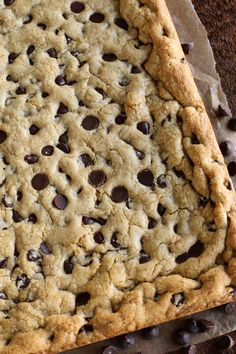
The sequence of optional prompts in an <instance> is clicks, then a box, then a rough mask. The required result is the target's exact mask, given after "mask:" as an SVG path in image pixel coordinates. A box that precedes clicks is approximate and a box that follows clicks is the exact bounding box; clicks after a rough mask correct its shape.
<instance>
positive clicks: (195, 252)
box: [188, 241, 205, 258]
mask: <svg viewBox="0 0 236 354" xmlns="http://www.w3.org/2000/svg"><path fill="white" fill-rule="evenodd" d="M204 250H205V246H204V244H203V243H202V242H201V241H197V242H196V243H195V244H194V245H193V246H192V247H190V249H189V251H188V255H189V257H194V258H196V257H199V256H201V254H202V253H203V252H204Z"/></svg>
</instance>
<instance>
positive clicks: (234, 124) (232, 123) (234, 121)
mask: <svg viewBox="0 0 236 354" xmlns="http://www.w3.org/2000/svg"><path fill="white" fill-rule="evenodd" d="M228 128H229V129H230V130H232V131H234V132H235V131H236V118H231V119H230V120H229V121H228Z"/></svg>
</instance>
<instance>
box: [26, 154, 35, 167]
mask: <svg viewBox="0 0 236 354" xmlns="http://www.w3.org/2000/svg"><path fill="white" fill-rule="evenodd" d="M24 160H25V162H27V163H28V164H29V165H32V164H34V163H36V162H37V161H38V156H37V155H35V154H29V155H26V156H25V158H24Z"/></svg>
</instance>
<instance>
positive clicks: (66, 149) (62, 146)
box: [57, 143, 70, 154]
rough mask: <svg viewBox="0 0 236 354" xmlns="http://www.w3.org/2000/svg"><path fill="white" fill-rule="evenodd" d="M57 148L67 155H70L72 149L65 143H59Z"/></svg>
mask: <svg viewBox="0 0 236 354" xmlns="http://www.w3.org/2000/svg"><path fill="white" fill-rule="evenodd" d="M57 148H58V149H59V150H61V151H63V152H64V153H65V154H69V153H70V147H69V146H68V145H67V144H64V143H58V144H57Z"/></svg>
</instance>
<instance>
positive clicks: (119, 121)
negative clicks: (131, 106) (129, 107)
mask: <svg viewBox="0 0 236 354" xmlns="http://www.w3.org/2000/svg"><path fill="white" fill-rule="evenodd" d="M126 119H127V117H126V115H125V114H124V113H121V114H119V115H118V116H117V117H116V118H115V122H116V124H118V125H121V124H124V122H125V121H126Z"/></svg>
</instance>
